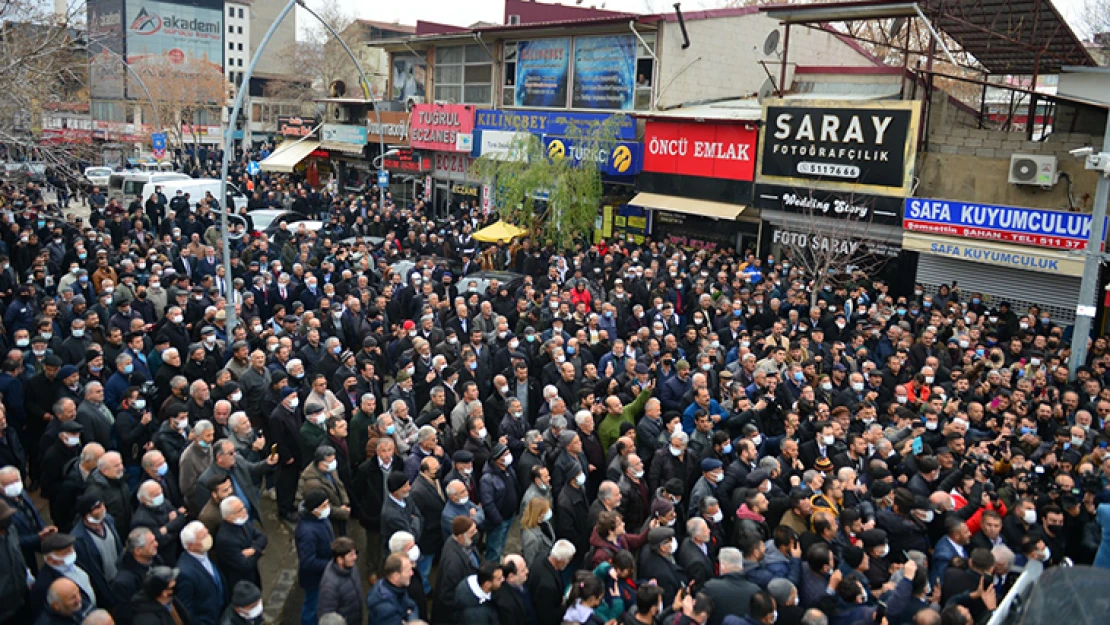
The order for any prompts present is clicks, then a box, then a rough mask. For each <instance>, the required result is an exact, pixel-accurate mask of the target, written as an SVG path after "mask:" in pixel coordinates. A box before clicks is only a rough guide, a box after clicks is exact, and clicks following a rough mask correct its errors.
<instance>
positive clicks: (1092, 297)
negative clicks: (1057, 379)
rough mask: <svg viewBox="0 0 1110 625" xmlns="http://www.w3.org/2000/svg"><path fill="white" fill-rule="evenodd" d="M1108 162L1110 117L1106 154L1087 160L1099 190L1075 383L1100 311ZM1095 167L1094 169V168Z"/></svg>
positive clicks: (1074, 353)
mask: <svg viewBox="0 0 1110 625" xmlns="http://www.w3.org/2000/svg"><path fill="white" fill-rule="evenodd" d="M1104 159H1110V114H1107V116H1106V129H1105V131H1104V132H1103V136H1102V152H1101V153H1100V154H1098V155H1088V156H1087V169H1098V170H1100V171H1099V174H1100V175H1099V177H1098V186H1097V187H1096V188H1095V205H1094V208H1093V209H1092V211H1091V233H1090V235H1089V236H1088V238H1087V249H1086V250H1084V252H1085V254H1084V259H1083V281H1082V282H1081V283H1080V285H1079V305H1080V306H1081V307H1087V308H1086V309H1085V310H1083V309H1082V308H1080V309H1077V314H1076V316H1075V327H1074V328H1072V337H1071V357H1070V358H1068V377H1069V378H1070V379H1075V373H1076V370H1077V369H1079V366H1080V365H1082V364H1083V363H1085V362H1086V361H1087V340H1088V339H1089V338H1090V336H1091V326H1092V324H1093V323H1094V318H1095V314H1094V312H1093V311H1094V310H1095V309H1096V308H1097V307H1098V299H1097V298H1098V274H1099V269H1100V268H1101V267H1102V260H1103V254H1102V244H1103V235H1104V234H1105V232H1106V203H1107V200H1110V178H1108V177H1107V176H1108V175H1110V172H1108V171H1107V170H1106V163H1105V162H1104ZM1092 165H1093V166H1092Z"/></svg>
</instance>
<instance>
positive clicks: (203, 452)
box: [177, 420, 216, 517]
mask: <svg viewBox="0 0 1110 625" xmlns="http://www.w3.org/2000/svg"><path fill="white" fill-rule="evenodd" d="M215 438H216V428H215V426H213V425H212V422H211V421H203V420H202V421H197V423H196V425H194V426H193V442H192V443H189V446H188V447H186V448H185V451H184V452H182V453H181V461H180V462H179V463H178V467H177V469H178V470H177V480H178V487H179V489H180V490H181V496H182V497H183V498H184V499H185V505H186V506H188V508H189V514H190V515H192V516H193V517H196V515H197V514H198V513H199V512H200V510H199V509H194V503H195V502H194V497H193V494H194V493H195V492H196V489H197V478H199V477H200V476H201V474H203V473H204V472H205V470H207V469H208V467H210V466H212V443H213V441H214V440H215Z"/></svg>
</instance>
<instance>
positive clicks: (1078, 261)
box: [902, 232, 1083, 276]
mask: <svg viewBox="0 0 1110 625" xmlns="http://www.w3.org/2000/svg"><path fill="white" fill-rule="evenodd" d="M902 248H903V249H906V250H910V251H914V252H921V253H924V254H933V255H936V256H943V257H946V258H953V259H958V260H966V261H969V262H973V263H982V264H985V265H993V266H996V267H1007V268H1013V269H1023V270H1026V271H1039V272H1041V273H1049V274H1055V275H1059V276H1082V275H1083V256H1082V255H1081V254H1073V253H1068V252H1066V251H1064V250H1053V249H1047V248H1042V247H1026V246H1023V245H1011V244H1007V243H997V242H995V241H980V240H977V239H962V238H959V237H941V236H936V235H932V234H920V233H916V232H905V233H903V234H902Z"/></svg>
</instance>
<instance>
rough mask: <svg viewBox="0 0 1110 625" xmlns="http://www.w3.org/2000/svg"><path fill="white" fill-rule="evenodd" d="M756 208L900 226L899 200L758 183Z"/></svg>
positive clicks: (900, 206)
mask: <svg viewBox="0 0 1110 625" xmlns="http://www.w3.org/2000/svg"><path fill="white" fill-rule="evenodd" d="M755 205H756V206H757V207H759V208H762V209H767V210H780V211H783V212H787V213H800V214H803V215H814V216H820V217H831V218H834V219H844V220H849V221H854V222H858V223H860V224H861V225H862V224H869V223H875V224H885V225H889V226H901V225H902V198H900V197H891V196H882V195H866V194H856V193H838V192H836V191H823V190H821V189H809V188H798V187H780V186H778V185H769V184H761V185H756V187H755Z"/></svg>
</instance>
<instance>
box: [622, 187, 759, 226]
mask: <svg viewBox="0 0 1110 625" xmlns="http://www.w3.org/2000/svg"><path fill="white" fill-rule="evenodd" d="M629 204H631V205H632V206H640V207H642V208H651V209H654V210H661V211H670V212H672V213H684V214H686V215H697V216H699V217H709V218H711V219H725V220H728V221H735V220H736V218H737V217H739V216H740V213H743V212H744V210H745V209H746V208H748V207H747V206H744V205H742V204H728V203H726V202H710V201H708V200H695V199H693V198H687V197H678V196H674V195H662V194H660V193H637V194H636V197H634V198H632V201H631V202H629Z"/></svg>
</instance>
